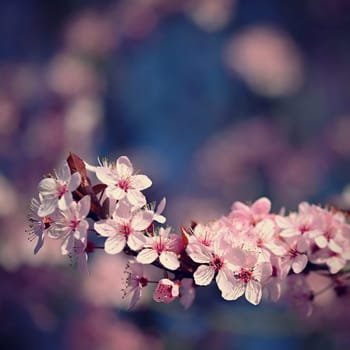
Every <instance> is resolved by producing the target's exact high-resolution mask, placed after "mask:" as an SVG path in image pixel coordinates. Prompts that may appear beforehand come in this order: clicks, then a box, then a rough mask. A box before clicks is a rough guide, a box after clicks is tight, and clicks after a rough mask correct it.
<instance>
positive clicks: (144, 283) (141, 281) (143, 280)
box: [136, 276, 148, 288]
mask: <svg viewBox="0 0 350 350" xmlns="http://www.w3.org/2000/svg"><path fill="white" fill-rule="evenodd" d="M136 280H137V283H138V284H139V285H140V286H141V287H142V288H144V287H146V286H147V284H148V279H147V278H146V277H143V276H141V277H136Z"/></svg>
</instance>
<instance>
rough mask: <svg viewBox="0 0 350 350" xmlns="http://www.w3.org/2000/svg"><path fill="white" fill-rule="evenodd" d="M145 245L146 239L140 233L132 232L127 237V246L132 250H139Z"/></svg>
mask: <svg viewBox="0 0 350 350" xmlns="http://www.w3.org/2000/svg"><path fill="white" fill-rule="evenodd" d="M145 243H146V237H145V236H144V235H143V234H142V233H140V232H133V233H132V234H130V235H129V237H128V246H129V247H130V249H132V250H135V251H136V250H140V249H141V248H143V246H144V245H145Z"/></svg>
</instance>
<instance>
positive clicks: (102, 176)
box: [96, 167, 118, 186]
mask: <svg viewBox="0 0 350 350" xmlns="http://www.w3.org/2000/svg"><path fill="white" fill-rule="evenodd" d="M96 177H97V178H98V179H99V180H100V181H101V182H102V183H103V184H106V185H108V186H115V184H116V183H117V182H118V176H117V174H115V173H113V172H112V170H111V169H110V168H107V167H97V168H96Z"/></svg>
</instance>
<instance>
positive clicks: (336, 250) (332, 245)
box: [328, 239, 343, 253]
mask: <svg viewBox="0 0 350 350" xmlns="http://www.w3.org/2000/svg"><path fill="white" fill-rule="evenodd" d="M328 248H329V249H330V250H331V251H333V252H334V253H341V252H342V251H343V248H342V247H341V246H340V245H339V244H338V243H337V242H336V241H335V240H334V239H331V240H330V241H329V244H328Z"/></svg>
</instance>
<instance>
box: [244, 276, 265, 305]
mask: <svg viewBox="0 0 350 350" xmlns="http://www.w3.org/2000/svg"><path fill="white" fill-rule="evenodd" d="M261 296H262V288H261V284H260V283H259V282H257V281H254V280H250V281H249V282H248V283H247V287H246V290H245V297H246V299H247V300H248V301H249V302H250V303H251V304H253V305H258V304H259V303H260V300H261Z"/></svg>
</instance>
